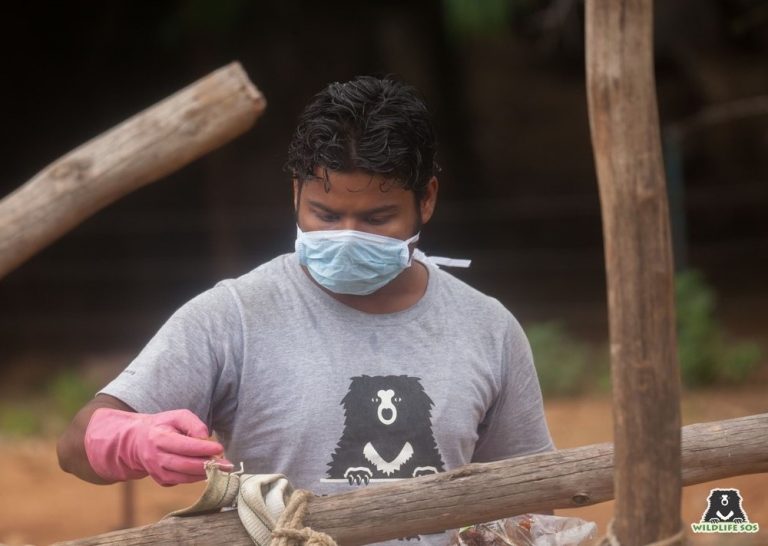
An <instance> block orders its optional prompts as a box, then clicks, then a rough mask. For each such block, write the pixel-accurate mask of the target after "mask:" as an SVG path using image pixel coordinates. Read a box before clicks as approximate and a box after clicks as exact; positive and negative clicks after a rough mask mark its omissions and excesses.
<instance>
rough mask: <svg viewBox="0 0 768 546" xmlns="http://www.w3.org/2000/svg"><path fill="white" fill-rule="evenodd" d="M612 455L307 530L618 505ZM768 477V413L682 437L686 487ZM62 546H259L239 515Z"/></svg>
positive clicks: (407, 499) (394, 532)
mask: <svg viewBox="0 0 768 546" xmlns="http://www.w3.org/2000/svg"><path fill="white" fill-rule="evenodd" d="M612 470H613V447H612V446H611V444H596V445H590V446H586V447H580V448H575V449H564V450H561V451H555V452H551V453H543V454H539V455H529V456H526V457H519V458H516V459H509V460H505V461H498V462H494V463H485V464H471V465H467V466H464V467H462V468H458V469H455V470H452V471H450V472H445V473H442V474H435V475H431V476H425V477H422V478H414V479H410V480H403V481H400V482H396V483H393V484H387V485H376V486H369V487H362V488H360V489H357V490H354V491H351V492H349V493H340V494H337V495H330V496H327V497H313V498H312V499H311V500H310V502H309V506H308V516H307V518H306V520H305V524H306V525H309V526H311V527H312V528H313V529H315V530H317V531H322V532H325V533H329V534H330V535H331V536H333V537H334V538H335V539H336V541H337V542H338V543H339V545H340V546H353V545H358V544H367V543H371V542H378V541H382V540H389V539H394V538H398V537H402V536H409V535H414V534H419V533H432V532H438V531H441V530H443V529H453V528H457V527H459V526H462V525H469V524H472V523H479V522H482V521H489V520H493V519H498V518H504V517H509V516H513V515H516V514H522V513H527V512H536V511H540V510H549V509H553V508H575V507H579V506H587V505H590V504H595V503H598V502H604V501H607V500H610V499H611V498H612V497H613V482H612V477H611V473H612ZM766 471H768V413H766V414H762V415H753V416H750V417H742V418H739V419H730V420H726V421H717V422H713V423H704V424H697V425H690V426H687V427H685V428H684V429H683V483H685V484H686V485H692V484H696V483H702V482H707V481H711V480H715V479H720V478H727V477H730V476H737V475H742V474H752V473H758V472H766ZM58 544H59V546H86V545H87V546H96V545H106V544H120V545H132V544H163V545H166V544H168V545H171V544H178V545H186V544H229V545H232V546H239V545H243V546H245V545H249V546H250V545H252V542H251V541H250V539H249V538H248V536H247V535H246V534H245V531H244V530H243V527H242V525H241V524H240V522H239V520H238V519H237V514H236V513H235V512H232V511H230V512H223V513H219V514H211V515H206V516H195V517H187V518H169V519H166V520H161V521H160V522H158V523H154V524H152V525H147V526H145V527H138V528H135V529H126V530H123V531H115V532H112V533H107V534H105V535H100V536H96V537H92V538H85V539H80V540H73V541H70V542H61V543H58Z"/></svg>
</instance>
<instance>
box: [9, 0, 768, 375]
mask: <svg viewBox="0 0 768 546" xmlns="http://www.w3.org/2000/svg"><path fill="white" fill-rule="evenodd" d="M473 6H475V7H473ZM0 20H1V21H2V23H1V24H2V33H1V37H0V46H1V47H0V51H2V58H3V66H4V70H3V78H2V85H0V93H2V104H3V106H4V108H3V111H2V118H1V119H2V129H3V130H2V131H1V132H0V150H2V158H3V161H2V176H0V197H1V196H4V195H5V194H7V193H9V192H11V191H12V190H13V189H14V188H16V187H18V186H20V185H21V184H22V183H24V182H25V181H26V180H28V179H29V178H31V177H32V176H33V175H34V174H35V173H37V172H38V171H39V170H40V169H42V168H43V167H44V166H45V165H47V164H48V163H50V162H51V161H53V160H54V159H56V158H57V157H59V156H61V155H63V154H64V153H66V152H68V151H70V150H71V149H73V148H75V147H76V146H78V145H80V144H82V143H83V142H85V141H86V140H88V139H90V138H92V137H94V136H96V135H97V134H99V133H100V132H102V131H105V130H107V129H109V128H110V127H112V126H113V125H115V124H117V123H119V122H120V121H122V120H124V119H125V118H127V117H129V116H131V115H133V114H135V113H137V112H138V111H140V110H141V109H143V108H145V107H147V106H149V105H151V104H153V103H154V102H156V101H158V100H160V99H162V98H164V97H166V96H168V95H170V94H172V93H173V92H175V91H177V90H178V89H180V88H181V87H183V86H185V85H187V84H189V83H191V82H193V81H194V80H196V79H198V78H200V77H202V76H204V75H205V74H207V73H208V72H210V71H212V70H214V69H216V68H218V67H220V66H222V65H224V64H226V63H228V62H230V61H232V60H234V59H237V60H239V61H241V63H242V64H243V66H244V68H245V69H246V71H247V72H248V74H249V76H250V78H251V79H252V81H253V82H254V83H255V84H256V85H257V86H258V87H259V88H260V89H261V90H262V91H263V93H264V94H265V96H266V98H267V100H268V103H269V105H268V108H267V111H266V113H265V115H264V116H263V117H262V118H261V119H260V120H259V122H258V123H257V125H256V126H255V128H254V129H252V130H251V131H250V132H249V133H247V134H246V135H244V136H242V137H240V138H239V139H237V140H236V141H234V142H233V143H231V144H229V145H227V146H225V147H224V148H222V149H220V150H218V151H216V152H214V153H212V154H210V155H208V156H206V157H205V158H202V159H200V160H198V161H197V162H195V163H193V164H192V165H190V166H188V167H186V168H184V169H182V170H181V171H179V172H177V173H175V174H174V175H172V176H170V177H168V178H166V179H164V180H161V181H159V182H157V183H155V184H152V185H150V186H148V187H146V188H143V189H140V190H138V191H136V192H135V193H133V194H131V195H128V196H127V197H125V198H123V199H122V200H120V201H119V202H117V203H115V204H113V205H111V206H109V207H108V208H106V209H105V210H103V211H101V212H99V213H97V214H96V215H95V216H93V217H92V218H91V219H89V220H87V221H86V222H84V223H83V224H82V225H80V226H79V227H78V228H76V229H75V230H74V231H72V232H70V233H68V234H67V235H65V236H64V237H63V238H62V239H60V240H59V241H57V242H56V243H54V244H53V245H51V246H50V247H49V248H47V249H46V250H44V251H43V252H41V253H40V254H38V255H37V256H35V257H34V258H32V259H31V260H30V261H28V262H27V263H25V264H24V265H22V266H21V267H19V268H18V269H17V270H15V271H14V272H12V273H10V274H9V275H8V276H6V277H5V278H3V279H2V280H0V369H2V370H3V371H4V372H5V377H6V378H8V377H11V375H9V374H8V373H7V372H8V371H9V370H18V369H20V368H25V367H27V366H28V365H29V363H30V362H34V363H45V364H48V365H50V366H53V365H65V366H67V365H77V364H79V363H82V362H83V361H84V360H85V359H87V358H90V356H89V355H94V354H95V355H99V354H108V353H109V354H115V353H119V354H125V355H126V356H125V358H128V357H130V355H132V354H134V353H135V352H136V351H138V350H139V349H140V348H141V346H142V345H143V344H144V343H145V342H146V341H147V340H148V338H149V337H150V336H151V335H152V334H153V333H154V332H155V331H156V330H157V328H158V327H159V326H160V325H161V324H162V322H163V321H164V320H165V319H166V318H167V317H168V316H169V315H170V314H171V313H172V312H173V310H175V309H176V308H177V307H179V306H180V305H181V304H183V303H184V302H185V301H186V300H188V299H189V298H191V297H192V296H194V295H195V294H197V293H199V292H201V291H203V290H205V289H206V288H208V287H210V286H212V285H213V284H214V283H215V282H216V281H217V280H218V279H221V278H224V277H229V276H237V275H239V274H242V273H244V272H246V271H248V270H249V269H251V268H253V267H255V266H257V265H258V264H260V263H262V262H264V261H266V260H268V259H269V258H271V257H273V256H274V255H276V254H278V253H283V252H289V251H291V250H292V248H293V239H294V236H295V226H294V223H293V217H292V209H291V197H290V182H289V178H288V176H287V175H286V173H285V172H283V170H282V167H283V163H284V161H285V150H286V147H287V143H288V140H289V138H290V135H291V132H292V130H293V126H294V123H295V120H296V118H297V116H298V115H299V112H300V111H301V109H302V107H303V105H304V104H305V103H306V102H307V101H308V100H309V98H310V97H311V96H312V95H313V94H314V93H316V92H317V91H319V90H320V89H321V88H322V87H323V86H324V85H325V84H327V83H328V82H331V81H335V80H347V79H350V78H352V77H354V76H355V75H359V74H379V75H381V74H388V73H391V74H394V75H397V76H398V77H400V78H402V79H404V80H406V81H408V82H410V83H412V84H413V85H415V86H416V87H417V88H419V89H420V90H421V92H422V93H423V94H424V96H425V97H426V99H427V101H428V103H429V105H430V108H431V110H432V111H433V113H434V117H435V124H436V127H437V131H438V138H439V142H440V152H439V161H440V163H441V165H442V167H443V173H442V175H441V177H440V178H441V189H440V199H439V202H438V208H437V212H436V215H435V217H434V219H433V221H432V223H431V224H430V225H429V226H427V228H426V229H425V232H424V236H423V238H422V245H421V248H422V249H423V250H424V251H425V252H427V253H428V254H429V253H433V254H436V255H443V256H451V257H457V258H472V260H473V265H472V268H471V269H470V270H468V271H462V270H458V271H456V272H455V273H456V274H457V276H459V277H461V278H463V279H465V280H467V281H468V282H469V283H470V284H472V285H474V286H476V287H477V288H479V289H481V290H483V291H485V292H487V293H489V294H492V295H494V296H496V297H498V298H499V299H501V301H502V302H503V303H504V304H505V305H507V307H508V308H510V309H511V310H512V311H513V312H514V313H515V314H516V315H517V316H518V317H519V318H520V319H521V321H522V322H523V323H524V324H529V323H532V322H534V321H543V320H560V321H563V322H564V323H565V324H567V325H568V327H569V328H570V329H572V330H573V331H574V332H576V333H577V334H578V335H582V336H585V337H589V338H592V339H602V338H604V337H605V336H606V335H607V331H606V318H605V317H606V311H605V295H604V292H605V278H604V271H603V255H602V234H601V224H600V208H599V201H598V195H597V184H596V180H595V174H594V168H593V162H592V156H591V148H590V140H589V128H588V120H587V110H586V93H585V82H584V68H583V67H584V58H583V57H584V50H583V30H582V28H583V4H582V3H581V2H578V1H563V0H559V1H558V0H527V1H523V0H516V1H513V0H507V1H504V0H484V1H482V2H474V1H471V0H443V1H424V2H413V1H411V2H406V1H401V2H398V1H392V0H388V1H383V0H382V1H367V2H359V1H358V2H316V1H315V2H310V1H299V0H281V1H277V0H275V1H270V2H255V1H246V0H220V1H216V2H214V1H203V0H190V1H182V0H177V1H157V2H152V1H111V2H96V1H92V2H86V1H72V2H27V3H16V2H11V3H8V4H7V5H6V7H4V8H3V15H2V18H1V19H0ZM656 42H657V43H656V63H657V88H658V100H659V109H660V116H661V124H662V129H663V131H664V135H665V137H666V138H665V143H666V157H667V159H668V160H669V161H671V163H672V164H674V165H676V166H677V167H679V168H675V169H674V170H673V171H671V172H670V177H669V182H670V186H671V187H673V188H677V189H678V190H681V191H682V195H683V198H682V200H681V202H680V206H679V207H674V206H673V216H674V223H675V225H677V226H678V231H677V233H676V235H677V238H678V245H677V249H676V250H677V255H678V260H679V261H680V263H681V265H687V266H688V267H692V268H696V269H699V270H701V271H702V272H703V273H704V274H705V276H706V278H707V279H708V280H709V281H710V282H711V283H712V284H713V285H714V287H715V288H716V289H717V291H718V294H719V308H718V309H719V310H720V312H721V313H722V315H723V317H724V319H725V320H726V322H727V324H728V325H729V327H731V328H732V329H734V330H735V331H737V332H739V333H740V334H743V335H745V336H753V337H755V336H756V337H758V338H761V339H763V340H765V338H766V337H767V334H766V331H767V330H768V328H766V327H767V326H768V320H766V319H765V318H764V315H765V311H764V309H765V304H766V303H768V286H767V284H766V274H765V270H764V267H765V266H764V264H765V262H766V261H768V260H766V257H768V222H766V210H768V107H766V96H768V3H766V2H764V1H760V0H753V1H749V0H675V1H674V2H659V3H657V5H656ZM754 97H758V101H757V102H755V101H752V102H743V101H745V100H747V99H752V98H754ZM759 97H762V99H759ZM759 100H762V107H761V106H760V104H761V103H760V102H759ZM707 112H709V113H712V112H714V113H715V118H717V120H716V121H712V122H709V121H707V119H709V118H707V117H706V116H705V117H703V118H702V113H707ZM718 116H719V117H718ZM702 120H703V121H702ZM675 131H676V132H675ZM673 134H680V135H683V136H682V137H680V138H678V139H676V140H673V139H671V138H670V135H673ZM673 205H674V203H673ZM121 358H122V357H121ZM123 363H125V362H123Z"/></svg>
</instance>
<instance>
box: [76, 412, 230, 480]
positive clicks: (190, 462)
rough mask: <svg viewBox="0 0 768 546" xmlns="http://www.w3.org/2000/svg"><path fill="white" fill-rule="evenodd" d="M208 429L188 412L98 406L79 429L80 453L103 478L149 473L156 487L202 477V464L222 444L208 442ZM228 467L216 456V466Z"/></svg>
mask: <svg viewBox="0 0 768 546" xmlns="http://www.w3.org/2000/svg"><path fill="white" fill-rule="evenodd" d="M207 438H208V427H206V426H205V423H203V422H202V421H201V420H200V419H199V418H198V417H197V416H196V415H195V414H194V413H192V412H191V411H189V410H185V409H182V410H173V411H165V412H162V413H156V414H146V413H134V412H130V411H120V410H115V409H110V408H99V409H97V410H96V411H95V412H94V413H93V415H92V416H91V420H90V422H89V423H88V427H87V428H86V431H85V453H86V455H87V456H88V462H90V464H91V467H92V468H93V470H94V471H95V472H96V473H97V474H98V475H99V476H101V477H102V478H104V479H105V480H110V481H123V480H132V479H136V478H143V477H144V476H147V475H149V476H151V477H152V479H154V480H155V481H156V482H157V483H159V484H160V485H166V486H167V485H175V484H178V483H190V482H196V481H199V480H202V479H204V478H205V469H204V468H203V463H204V462H205V461H206V460H208V459H210V458H211V457H213V456H220V455H222V454H223V453H224V448H223V447H222V445H221V444H220V443H218V442H214V441H210V440H208V439H207ZM227 465H229V466H230V467H231V466H232V464H231V463H229V461H226V460H222V466H227Z"/></svg>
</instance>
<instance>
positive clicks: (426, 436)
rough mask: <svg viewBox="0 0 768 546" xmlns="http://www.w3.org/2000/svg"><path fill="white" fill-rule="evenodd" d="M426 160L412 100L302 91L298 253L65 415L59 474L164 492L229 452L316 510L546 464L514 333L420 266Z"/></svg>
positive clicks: (539, 420) (239, 288) (158, 340)
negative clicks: (465, 471) (279, 477)
mask: <svg viewBox="0 0 768 546" xmlns="http://www.w3.org/2000/svg"><path fill="white" fill-rule="evenodd" d="M434 158H435V139H434V134H433V130H432V127H431V124H430V121H429V116H428V112H427V110H426V107H425V106H424V104H423V102H422V101H421V100H420V99H419V98H418V97H417V95H416V93H415V91H414V90H413V89H412V88H410V87H408V86H406V85H404V84H402V83H399V82H396V81H393V80H390V79H377V78H372V77H360V78H357V79H355V80H352V81H350V82H347V83H333V84H331V85H329V86H328V87H326V88H325V89H324V90H323V91H322V92H320V93H319V94H318V95H316V96H315V97H314V99H313V100H312V102H311V103H310V104H309V106H308V107H307V108H306V109H305V111H304V113H303V114H302V116H301V118H300V121H299V124H298V126H297V129H296V132H295V134H294V137H293V139H292V142H291V144H290V148H289V160H288V168H289V170H290V172H291V173H292V177H293V196H294V206H295V209H296V218H297V239H296V252H295V253H291V254H286V255H283V256H279V257H277V258H275V259H273V260H272V261H270V262H268V263H266V264H264V265H262V266H260V267H258V268H257V269H255V270H254V271H251V272H250V273H248V274H246V275H244V276H242V277H240V278H238V279H234V280H227V281H223V282H221V283H219V284H218V285H216V287H214V288H213V289H211V290H209V291H207V292H205V293H203V294H201V295H200V296H198V297H196V298H195V299H193V300H191V301H190V302H188V303H187V304H186V305H184V306H183V307H182V308H181V309H179V310H178V311H177V312H176V313H175V314H174V315H173V316H172V317H171V318H170V319H169V320H168V322H167V323H166V324H165V325H164V326H163V327H162V328H161V330H160V331H159V332H158V333H157V335H156V336H155V337H154V338H153V339H152V340H151V341H150V342H149V344H148V345H147V346H146V348H145V349H144V350H143V351H142V352H141V354H139V356H138V357H137V358H136V359H135V360H134V361H133V362H132V363H131V364H130V365H129V366H128V367H127V368H126V370H125V371H124V372H123V373H122V374H121V375H119V376H118V377H117V378H116V379H115V380H114V381H113V382H111V383H110V384H109V385H107V386H106V387H105V388H104V389H103V390H102V391H101V393H99V394H98V395H97V396H96V397H95V399H94V400H93V401H91V402H90V403H89V404H87V405H86V406H85V407H84V408H83V409H82V410H81V411H80V413H78V415H77V416H76V417H75V419H74V421H73V423H72V425H71V426H70V428H69V429H68V430H67V431H66V432H65V434H64V435H63V436H62V438H61V439H60V441H59V449H58V451H59V460H60V464H61V466H62V468H63V469H64V470H66V471H68V472H72V473H74V474H76V475H78V476H80V477H81V478H83V479H85V480H88V481H91V482H93V483H112V482H115V481H119V480H127V479H135V478H140V477H143V476H146V475H149V476H151V477H152V478H154V479H155V480H156V481H157V482H158V483H160V484H162V485H173V484H177V483H184V482H192V481H196V480H200V479H203V478H204V471H203V462H204V461H206V460H207V459H209V458H211V457H218V456H222V455H225V456H226V458H227V459H228V460H229V461H232V462H233V463H236V464H239V463H240V462H243V463H244V468H245V472H247V473H283V474H285V475H287V476H288V478H289V479H290V480H291V482H292V483H293V484H294V485H295V486H297V487H301V488H307V489H310V490H312V491H314V492H315V493H318V494H321V493H335V492H341V491H344V490H347V489H349V488H350V487H357V486H361V485H366V484H369V483H375V482H384V481H387V480H395V479H403V478H411V477H416V476H422V475H426V474H430V473H434V472H441V471H444V470H449V469H452V468H455V467H457V466H461V465H464V464H467V463H469V462H484V461H492V460H497V459H501V458H507V457H513V456H517V455H522V454H528V453H535V452H541V451H546V450H550V449H552V442H551V439H550V436H549V432H548V430H547V426H546V422H545V419H544V414H543V410H542V401H541V392H540V389H539V384H538V380H537V377H536V373H535V370H534V367H533V363H532V358H531V353H530V348H529V346H528V342H527V340H526V338H525V335H524V334H523V332H522V330H521V328H520V326H519V325H518V323H517V321H516V320H515V319H514V318H513V316H512V315H511V314H510V313H509V312H508V311H507V310H506V309H505V308H504V307H503V306H502V305H501V304H500V303H499V302H498V301H496V300H495V299H492V298H490V297H488V296H485V295H483V294H481V293H480V292H477V291H476V290H474V289H472V288H470V287H469V286H467V285H466V284H464V283H463V282H461V281H459V280H457V279H456V278H454V277H452V276H451V275H449V274H448V273H446V272H444V271H443V270H441V269H438V267H436V266H435V265H434V264H433V263H431V261H430V260H429V259H428V258H426V257H425V256H424V255H423V254H422V253H420V252H418V251H417V250H416V245H417V241H418V237H419V233H420V231H421V228H422V226H423V225H424V224H426V223H427V222H428V221H429V220H430V218H431V217H432V214H433V212H434V209H435V203H436V200H437V193H438V180H437V178H436V176H435V171H436V166H435V161H434ZM214 432H215V435H216V438H218V441H213V440H210V439H209V433H214ZM227 462H228V461H226V460H224V462H223V464H227ZM445 540H446V539H445V538H444V537H443V536H442V535H432V536H430V537H424V541H425V542H426V543H428V544H443V543H445Z"/></svg>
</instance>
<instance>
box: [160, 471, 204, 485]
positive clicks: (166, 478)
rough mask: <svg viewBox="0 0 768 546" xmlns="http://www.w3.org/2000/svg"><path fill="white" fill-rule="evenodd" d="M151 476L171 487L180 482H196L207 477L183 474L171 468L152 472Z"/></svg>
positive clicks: (161, 483)
mask: <svg viewBox="0 0 768 546" xmlns="http://www.w3.org/2000/svg"><path fill="white" fill-rule="evenodd" d="M150 477H151V478H152V479H153V480H155V481H156V482H157V483H159V484H160V485H162V486H163V487H171V486H174V485H178V484H180V483H195V482H199V481H201V480H203V479H205V476H198V475H192V474H182V473H180V472H172V471H170V470H161V471H158V472H155V473H153V474H150Z"/></svg>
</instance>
